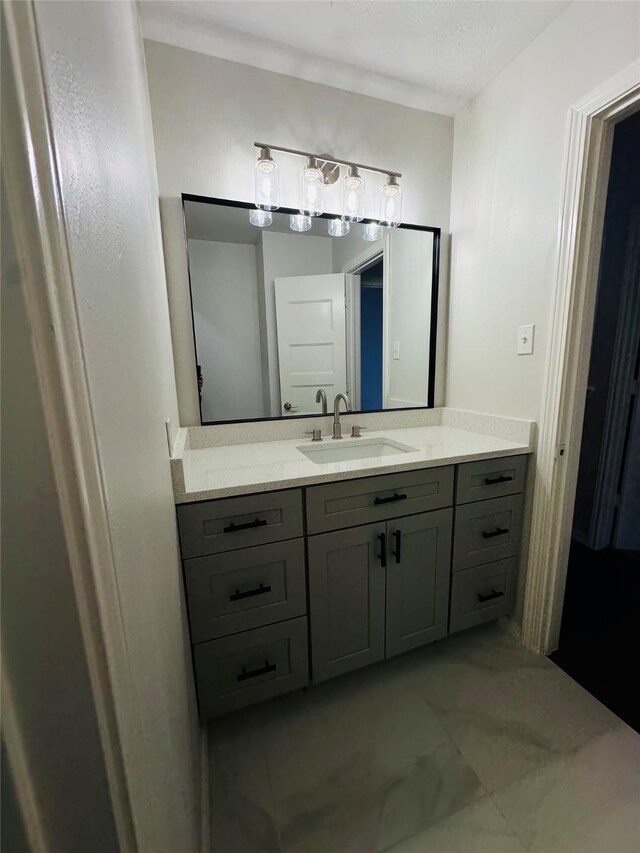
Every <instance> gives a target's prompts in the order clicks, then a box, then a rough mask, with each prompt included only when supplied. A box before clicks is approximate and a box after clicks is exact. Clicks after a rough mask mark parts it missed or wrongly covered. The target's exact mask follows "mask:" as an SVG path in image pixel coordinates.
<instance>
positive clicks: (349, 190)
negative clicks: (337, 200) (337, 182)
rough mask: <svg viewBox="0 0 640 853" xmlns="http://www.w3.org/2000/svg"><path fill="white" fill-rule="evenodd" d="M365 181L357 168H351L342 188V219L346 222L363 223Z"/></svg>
mask: <svg viewBox="0 0 640 853" xmlns="http://www.w3.org/2000/svg"><path fill="white" fill-rule="evenodd" d="M363 205H364V181H363V180H362V178H361V177H360V175H359V174H358V170H357V169H356V167H355V166H350V167H349V172H348V174H347V176H346V178H345V179H344V184H343V188H342V218H343V219H344V220H345V222H361V221H362V219H364V213H363V210H362V208H363Z"/></svg>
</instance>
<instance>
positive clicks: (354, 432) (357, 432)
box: [351, 424, 366, 438]
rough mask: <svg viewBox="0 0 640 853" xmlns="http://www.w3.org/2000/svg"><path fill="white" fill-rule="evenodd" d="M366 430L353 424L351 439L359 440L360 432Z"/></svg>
mask: <svg viewBox="0 0 640 853" xmlns="http://www.w3.org/2000/svg"><path fill="white" fill-rule="evenodd" d="M362 429H366V427H363V426H360V424H353V426H352V427H351V438H360V430H362Z"/></svg>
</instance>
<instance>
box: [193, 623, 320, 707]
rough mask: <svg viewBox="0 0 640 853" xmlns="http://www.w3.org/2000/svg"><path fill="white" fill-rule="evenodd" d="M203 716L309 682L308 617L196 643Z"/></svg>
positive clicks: (268, 697) (200, 703)
mask: <svg viewBox="0 0 640 853" xmlns="http://www.w3.org/2000/svg"><path fill="white" fill-rule="evenodd" d="M193 657H194V664H195V670H196V683H197V686H198V702H199V705H200V714H201V715H202V717H211V716H214V715H216V714H223V713H225V712H226V711H233V710H235V709H236V708H242V707H243V706H245V705H251V704H253V703H254V702H261V701H262V700H263V699H270V698H271V697H272V696H278V695H279V694H280V693H287V692H288V691H289V690H295V689H297V688H298V687H304V686H305V685H306V684H308V683H309V661H308V658H307V617H306V616H301V617H299V618H298V619H290V620H289V621H288V622H278V623H277V624H276V625H267V626H266V627H264V628H254V629H253V631H244V632H243V633H242V634H234V635H233V636H231V637H223V638H222V639H220V640H209V642H207V643H200V644H199V645H197V646H194V648H193Z"/></svg>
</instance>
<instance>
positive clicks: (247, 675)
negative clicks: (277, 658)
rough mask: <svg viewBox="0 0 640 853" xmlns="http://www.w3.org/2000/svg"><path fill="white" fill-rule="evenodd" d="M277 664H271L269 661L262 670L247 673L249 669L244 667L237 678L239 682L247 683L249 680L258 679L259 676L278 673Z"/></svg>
mask: <svg viewBox="0 0 640 853" xmlns="http://www.w3.org/2000/svg"><path fill="white" fill-rule="evenodd" d="M276 668H277V667H276V665H275V663H269V661H268V660H266V661H265V662H264V666H261V667H260V669H252V670H251V672H247V668H246V667H245V666H243V667H242V672H241V673H240V675H238V676H237V678H238V681H246V680H247V678H257V677H258V676H259V675H266V674H267V673H268V672H275V671H276Z"/></svg>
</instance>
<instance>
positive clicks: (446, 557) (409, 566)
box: [386, 509, 453, 657]
mask: <svg viewBox="0 0 640 853" xmlns="http://www.w3.org/2000/svg"><path fill="white" fill-rule="evenodd" d="M452 524H453V511H452V510H451V509H441V510H438V511H436V512H426V513H423V514H422V515H414V516H410V517H408V518H399V519H398V520H397V521H389V522H388V523H387V538H388V548H389V557H388V565H387V597H386V608H387V630H386V634H387V647H386V648H387V654H386V656H387V657H392V656H393V655H397V654H400V652H406V651H408V650H409V649H414V648H416V646H422V645H424V644H425V643H431V642H433V641H434V640H438V639H440V638H441V637H444V636H445V635H446V633H447V618H448V609H449V579H450V571H449V568H450V565H451V531H452Z"/></svg>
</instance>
